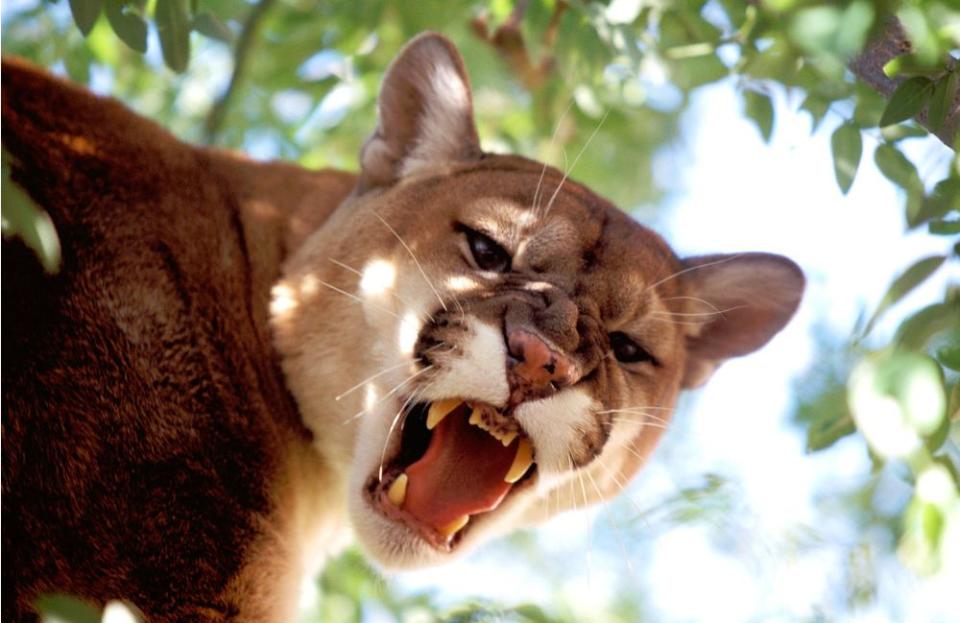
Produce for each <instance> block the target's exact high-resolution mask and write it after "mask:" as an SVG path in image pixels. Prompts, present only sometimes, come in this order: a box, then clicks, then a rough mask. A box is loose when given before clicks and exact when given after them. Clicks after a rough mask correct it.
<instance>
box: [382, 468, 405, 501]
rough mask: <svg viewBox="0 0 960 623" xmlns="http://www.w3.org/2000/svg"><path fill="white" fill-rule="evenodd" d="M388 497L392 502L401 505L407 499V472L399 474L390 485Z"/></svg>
mask: <svg viewBox="0 0 960 623" xmlns="http://www.w3.org/2000/svg"><path fill="white" fill-rule="evenodd" d="M387 499H389V500H390V503H391V504H393V505H394V506H401V505H402V504H403V501H404V500H405V499H407V475H406V474H400V475H399V476H397V479H396V480H394V481H393V484H392V485H390V489H389V490H388V491H387Z"/></svg>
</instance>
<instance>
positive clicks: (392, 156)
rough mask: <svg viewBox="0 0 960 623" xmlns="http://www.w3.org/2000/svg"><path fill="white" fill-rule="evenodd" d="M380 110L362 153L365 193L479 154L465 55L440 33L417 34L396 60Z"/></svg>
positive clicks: (391, 67)
mask: <svg viewBox="0 0 960 623" xmlns="http://www.w3.org/2000/svg"><path fill="white" fill-rule="evenodd" d="M377 110H378V114H379V118H378V121H377V128H376V130H375V131H374V132H373V134H372V135H371V136H370V138H368V139H367V142H366V143H365V144H364V146H363V149H362V150H361V152H360V166H361V173H360V181H359V188H360V190H361V191H362V190H366V189H367V188H371V187H374V186H384V185H389V184H392V183H393V182H395V181H396V180H398V179H400V178H401V177H403V176H405V175H410V174H412V173H415V172H417V171H420V170H422V169H425V168H429V167H432V166H435V165H437V164H442V163H445V162H455V161H458V160H472V159H475V158H478V157H479V156H480V141H479V139H478V138H477V129H476V127H475V126H474V124H473V103H472V100H471V97H470V82H469V79H468V78H467V72H466V69H465V68H464V64H463V59H462V58H461V57H460V53H459V52H457V49H456V48H455V47H454V45H453V44H452V43H451V42H450V41H449V40H448V39H447V38H445V37H442V36H441V35H438V34H435V33H424V34H422V35H419V36H417V37H416V38H415V39H413V40H412V41H411V42H410V43H408V44H407V46H406V47H405V48H404V49H403V50H402V51H401V52H400V55H399V56H397V58H396V59H394V61H393V63H391V65H390V68H389V69H388V70H387V74H386V77H385V78H384V80H383V85H382V86H381V88H380V97H379V100H378V102H377Z"/></svg>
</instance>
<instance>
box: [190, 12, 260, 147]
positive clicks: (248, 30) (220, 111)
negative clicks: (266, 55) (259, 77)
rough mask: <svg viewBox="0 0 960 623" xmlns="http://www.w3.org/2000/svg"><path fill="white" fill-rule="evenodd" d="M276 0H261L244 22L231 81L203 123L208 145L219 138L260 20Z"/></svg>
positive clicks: (234, 53)
mask: <svg viewBox="0 0 960 623" xmlns="http://www.w3.org/2000/svg"><path fill="white" fill-rule="evenodd" d="M275 2H276V0H260V1H259V2H257V3H256V4H255V5H253V7H251V9H250V12H249V13H248V14H247V18H246V19H245V20H244V22H243V28H242V29H241V31H240V37H239V38H238V39H237V46H236V48H234V51H233V73H232V74H231V75H230V82H229V83H228V84H227V88H226V90H225V91H224V92H223V95H221V96H220V97H219V98H218V99H217V101H216V102H214V104H213V107H211V108H210V112H209V113H208V114H207V120H206V121H205V122H204V124H203V134H204V140H205V141H206V143H207V144H208V145H212V144H214V143H215V142H216V140H217V135H218V134H219V133H220V128H221V126H223V121H224V119H225V118H226V116H227V108H228V107H229V106H230V100H231V98H232V97H233V95H234V93H235V92H236V91H237V88H238V86H239V84H240V81H241V80H242V79H243V74H244V73H245V72H246V69H247V60H248V59H249V57H250V51H251V49H252V48H253V43H254V41H255V40H256V38H257V30H259V28H260V22H261V21H262V20H263V16H264V15H265V14H266V13H267V11H268V10H269V9H270V8H271V7H272V6H273V4H274V3H275Z"/></svg>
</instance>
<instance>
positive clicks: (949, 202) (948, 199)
mask: <svg viewBox="0 0 960 623" xmlns="http://www.w3.org/2000/svg"><path fill="white" fill-rule="evenodd" d="M951 212H955V213H957V214H958V215H960V177H948V178H947V179H945V180H940V181H939V182H937V185H936V186H934V187H933V191H932V192H931V193H930V195H929V196H927V197H924V198H923V205H922V206H921V208H920V212H919V214H917V222H918V223H924V222H926V221H929V220H931V219H936V218H942V217H944V216H947V215H948V214H950V213H951Z"/></svg>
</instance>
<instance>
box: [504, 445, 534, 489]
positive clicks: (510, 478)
mask: <svg viewBox="0 0 960 623" xmlns="http://www.w3.org/2000/svg"><path fill="white" fill-rule="evenodd" d="M531 465H533V446H532V445H530V440H529V439H527V438H526V437H523V438H521V439H520V443H519V444H518V445H517V453H516V454H515V455H513V464H512V465H510V470H509V471H508V472H507V475H506V476H504V477H503V481H504V482H509V483H510V484H513V483H515V482H517V481H518V480H520V479H521V478H523V475H524V474H526V473H527V470H528V469H530V466H531Z"/></svg>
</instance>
